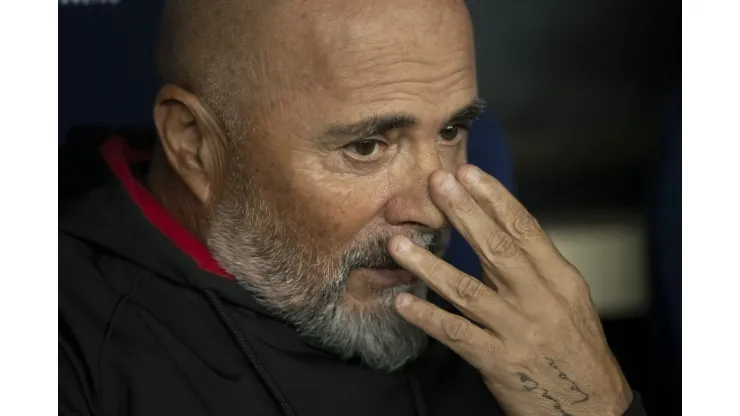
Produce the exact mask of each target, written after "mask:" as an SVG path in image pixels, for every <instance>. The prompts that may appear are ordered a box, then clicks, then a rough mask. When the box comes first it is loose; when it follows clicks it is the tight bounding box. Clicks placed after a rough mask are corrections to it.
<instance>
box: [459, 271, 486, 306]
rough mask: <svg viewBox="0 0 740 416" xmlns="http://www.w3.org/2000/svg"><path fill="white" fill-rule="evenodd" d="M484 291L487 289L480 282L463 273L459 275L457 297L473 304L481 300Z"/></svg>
mask: <svg viewBox="0 0 740 416" xmlns="http://www.w3.org/2000/svg"><path fill="white" fill-rule="evenodd" d="M484 290H485V288H484V287H483V284H482V283H481V282H480V281H478V280H476V279H473V278H471V277H470V276H466V275H464V274H462V273H461V274H460V275H459V277H458V280H457V295H458V296H459V297H460V299H462V300H463V301H465V302H467V303H471V302H476V301H478V300H480V298H481V297H482V296H483V293H484Z"/></svg>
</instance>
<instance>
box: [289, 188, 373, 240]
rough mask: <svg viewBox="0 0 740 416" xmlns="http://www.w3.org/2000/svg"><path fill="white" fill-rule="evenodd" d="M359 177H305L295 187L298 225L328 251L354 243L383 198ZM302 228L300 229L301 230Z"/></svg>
mask: <svg viewBox="0 0 740 416" xmlns="http://www.w3.org/2000/svg"><path fill="white" fill-rule="evenodd" d="M368 182H370V181H358V180H357V179H353V180H349V179H324V180H319V181H316V180H314V181H311V180H310V178H306V180H302V181H300V182H298V181H296V183H297V184H300V185H299V186H298V187H296V188H294V195H295V200H296V202H297V204H296V207H297V208H300V209H299V211H300V212H299V213H296V216H295V218H301V220H302V222H301V223H299V224H296V226H297V227H300V228H302V229H304V230H305V231H306V232H308V233H309V235H310V238H311V240H312V241H313V242H314V244H316V245H317V246H319V247H321V248H323V249H325V250H335V249H338V248H340V247H345V246H347V245H348V244H349V243H351V242H352V241H353V240H354V239H355V237H356V236H357V235H358V234H359V233H360V231H361V230H362V229H363V228H365V226H367V225H368V223H370V222H371V221H372V219H373V218H374V217H375V216H377V214H378V212H379V210H380V207H381V206H382V199H381V198H379V197H378V196H374V195H372V194H371V192H372V190H373V189H377V187H370V186H368V185H369V183H368ZM300 228H299V229H300Z"/></svg>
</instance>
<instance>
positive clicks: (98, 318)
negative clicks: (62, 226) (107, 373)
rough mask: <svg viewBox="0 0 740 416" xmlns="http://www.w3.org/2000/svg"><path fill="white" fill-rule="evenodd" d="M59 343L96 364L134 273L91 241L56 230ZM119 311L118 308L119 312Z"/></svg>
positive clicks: (82, 358) (131, 282) (122, 304)
mask: <svg viewBox="0 0 740 416" xmlns="http://www.w3.org/2000/svg"><path fill="white" fill-rule="evenodd" d="M58 234H59V280H58V282H59V293H58V296H59V298H58V300H59V310H58V312H59V343H60V346H61V345H62V344H65V345H71V346H72V347H71V349H70V350H69V351H74V353H75V355H76V356H78V358H80V359H81V360H82V361H83V362H85V363H87V365H89V366H93V367H94V366H95V365H97V361H98V358H99V354H100V353H101V347H102V345H103V342H104V338H105V333H106V332H107V331H110V329H111V328H110V322H111V318H112V317H113V316H114V315H115V314H116V312H117V311H118V310H119V309H120V308H123V307H125V304H126V302H125V299H126V298H127V297H128V294H129V292H130V291H131V290H132V288H133V286H134V284H135V280H136V276H135V274H133V275H132V274H129V273H127V271H126V268H127V266H128V265H127V264H126V263H125V262H122V261H120V260H119V259H117V258H116V257H115V256H114V255H112V254H110V253H108V252H106V250H103V249H101V248H99V247H97V246H95V245H94V244H92V243H88V242H85V241H83V240H81V239H78V238H76V237H74V236H71V235H69V234H67V233H64V232H63V231H59V233H58ZM118 312H120V311H118Z"/></svg>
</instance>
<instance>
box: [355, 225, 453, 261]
mask: <svg viewBox="0 0 740 416" xmlns="http://www.w3.org/2000/svg"><path fill="white" fill-rule="evenodd" d="M448 236H449V231H448V230H445V229H436V230H431V231H424V232H415V233H412V234H407V235H406V237H408V238H409V239H410V240H411V241H413V242H414V243H415V244H417V245H419V246H421V247H424V248H425V249H427V250H429V251H430V252H431V253H433V254H435V255H437V256H439V255H441V254H442V253H443V252H444V250H445V249H446V247H447V242H448V241H447V240H448V238H447V237H448ZM390 238H391V236H390V235H387V236H377V237H375V238H373V239H371V240H370V241H367V242H366V243H363V244H362V245H361V246H359V247H355V248H353V249H352V250H350V251H349V253H347V255H346V256H345V262H344V264H345V265H346V266H347V267H348V268H350V269H354V268H378V269H400V268H401V266H399V265H398V263H396V261H395V260H393V257H391V256H390V254H388V251H387V250H386V247H387V245H388V240H390Z"/></svg>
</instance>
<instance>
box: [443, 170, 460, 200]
mask: <svg viewBox="0 0 740 416" xmlns="http://www.w3.org/2000/svg"><path fill="white" fill-rule="evenodd" d="M442 190H443V191H445V192H447V193H448V194H450V195H459V194H460V185H458V184H457V181H456V180H455V177H454V176H452V174H451V173H448V174H447V177H446V178H445V180H444V181H442Z"/></svg>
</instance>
